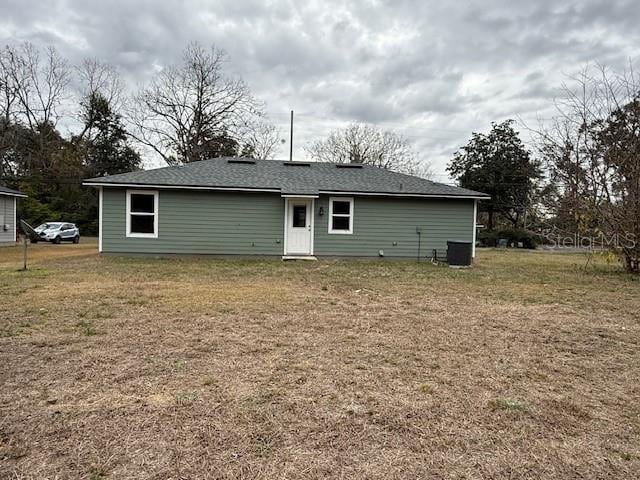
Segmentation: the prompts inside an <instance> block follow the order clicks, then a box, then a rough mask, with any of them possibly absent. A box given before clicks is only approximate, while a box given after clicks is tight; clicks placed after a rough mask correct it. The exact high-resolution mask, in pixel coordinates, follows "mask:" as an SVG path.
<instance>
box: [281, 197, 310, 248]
mask: <svg viewBox="0 0 640 480" xmlns="http://www.w3.org/2000/svg"><path fill="white" fill-rule="evenodd" d="M316 198H317V197H315V196H304V195H300V196H286V197H284V245H283V248H282V255H283V256H285V257H286V256H288V255H301V254H300V253H289V252H288V249H289V242H288V236H289V234H288V230H289V205H290V201H294V202H295V201H300V200H304V201H305V202H307V204H308V205H309V209H308V215H309V217H310V218H311V231H310V232H309V235H310V237H311V238H310V239H309V253H308V254H305V255H308V256H310V257H311V256H313V243H314V242H313V240H314V237H315V216H316V215H315V205H316V201H315V200H316Z"/></svg>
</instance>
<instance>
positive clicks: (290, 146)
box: [289, 110, 293, 162]
mask: <svg viewBox="0 0 640 480" xmlns="http://www.w3.org/2000/svg"><path fill="white" fill-rule="evenodd" d="M289 161H290V162H293V110H291V135H290V137H289Z"/></svg>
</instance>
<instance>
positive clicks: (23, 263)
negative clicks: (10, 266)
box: [22, 235, 27, 270]
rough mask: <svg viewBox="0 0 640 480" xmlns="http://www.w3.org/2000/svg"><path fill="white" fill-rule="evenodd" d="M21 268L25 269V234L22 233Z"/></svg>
mask: <svg viewBox="0 0 640 480" xmlns="http://www.w3.org/2000/svg"><path fill="white" fill-rule="evenodd" d="M22 245H23V247H22V270H26V269H27V236H26V235H22Z"/></svg>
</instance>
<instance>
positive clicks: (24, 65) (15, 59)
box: [0, 42, 70, 129]
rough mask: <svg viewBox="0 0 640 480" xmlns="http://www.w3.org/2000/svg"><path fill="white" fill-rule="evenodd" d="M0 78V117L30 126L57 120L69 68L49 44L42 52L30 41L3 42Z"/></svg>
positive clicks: (67, 80) (67, 81) (66, 84)
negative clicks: (43, 52)
mask: <svg viewBox="0 0 640 480" xmlns="http://www.w3.org/2000/svg"><path fill="white" fill-rule="evenodd" d="M0 78H1V80H0V87H1V88H2V89H3V92H2V98H3V103H2V108H3V109H4V112H3V117H4V118H6V119H7V120H10V121H13V122H16V123H24V124H26V125H27V126H28V127H29V128H31V129H35V128H37V127H38V126H42V125H45V124H51V125H55V124H56V123H57V121H58V119H59V118H60V116H59V112H58V108H59V107H60V105H61V104H62V102H63V101H64V99H65V95H66V93H67V86H68V84H69V79H70V72H69V65H68V64H67V62H66V60H64V59H63V58H61V57H60V56H59V55H58V53H57V51H56V50H55V49H54V48H53V47H49V48H47V49H46V50H45V54H44V56H42V55H41V53H40V52H39V50H38V49H37V48H36V47H35V46H34V45H32V44H31V43H27V42H25V43H23V44H21V45H20V46H18V47H14V46H9V45H7V46H6V47H4V49H3V50H2V52H1V53H0Z"/></svg>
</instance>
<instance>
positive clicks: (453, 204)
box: [102, 187, 473, 258]
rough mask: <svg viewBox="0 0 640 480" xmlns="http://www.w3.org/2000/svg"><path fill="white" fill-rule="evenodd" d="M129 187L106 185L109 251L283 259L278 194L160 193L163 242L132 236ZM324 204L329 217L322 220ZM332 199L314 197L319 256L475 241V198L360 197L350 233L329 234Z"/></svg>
mask: <svg viewBox="0 0 640 480" xmlns="http://www.w3.org/2000/svg"><path fill="white" fill-rule="evenodd" d="M125 192H126V190H125V189H123V188H120V189H119V188H106V187H105V188H104V192H103V217H102V251H103V252H105V253H150V254H216V255H275V256H280V255H283V253H284V252H283V247H284V217H283V216H284V203H285V200H284V198H282V197H281V196H280V195H279V194H276V193H243V192H211V191H190V190H160V193H159V200H158V208H159V219H158V238H127V237H126V235H125V229H126V193H125ZM320 207H322V209H323V211H324V215H322V216H321V215H319V211H320ZM328 213H329V196H328V195H322V196H321V197H320V198H317V199H316V200H315V208H314V215H315V217H314V222H315V238H314V254H315V255H316V256H351V257H377V256H378V252H379V251H380V250H383V251H384V255H385V257H407V258H411V257H415V256H416V255H417V251H418V235H417V234H416V227H417V226H419V227H421V228H422V239H421V252H422V256H430V255H431V252H432V250H433V249H437V250H438V254H439V256H444V254H445V252H446V241H447V240H469V241H471V240H472V238H473V200H455V199H451V200H446V199H417V198H416V199H410V198H388V197H364V196H363V197H357V196H356V197H355V199H354V227H353V234H352V235H340V234H329V233H328V223H327V222H328V217H329V215H328Z"/></svg>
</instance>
